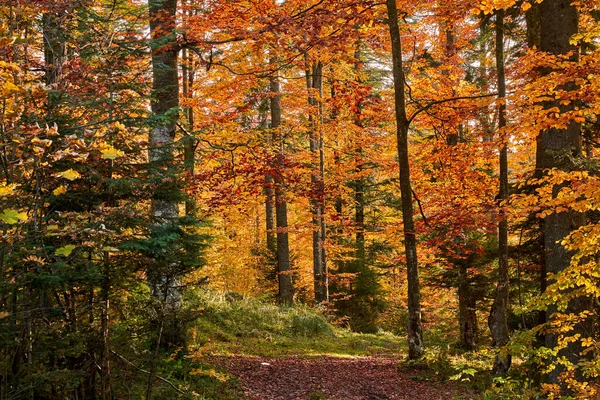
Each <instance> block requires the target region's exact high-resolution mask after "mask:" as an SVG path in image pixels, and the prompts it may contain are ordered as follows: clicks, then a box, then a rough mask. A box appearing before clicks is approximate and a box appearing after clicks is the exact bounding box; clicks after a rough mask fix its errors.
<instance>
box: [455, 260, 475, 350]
mask: <svg viewBox="0 0 600 400" xmlns="http://www.w3.org/2000/svg"><path fill="white" fill-rule="evenodd" d="M455 265H456V266H457V267H458V323H459V327H460V343H461V346H462V347H463V348H464V349H465V350H475V349H476V348H477V332H478V329H477V307H476V306H477V305H476V303H475V297H474V296H473V290H472V288H471V282H470V280H469V276H468V272H469V268H468V264H467V262H466V261H465V260H460V261H458V262H455Z"/></svg>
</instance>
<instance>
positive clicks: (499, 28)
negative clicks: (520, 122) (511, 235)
mask: <svg viewBox="0 0 600 400" xmlns="http://www.w3.org/2000/svg"><path fill="white" fill-rule="evenodd" d="M495 53H496V71H497V80H498V82H497V86H498V99H499V101H500V102H501V103H500V106H499V107H498V129H499V132H500V193H499V195H498V200H497V201H498V204H499V205H500V207H504V204H503V203H502V202H505V201H506V200H507V199H508V143H507V137H506V131H505V128H506V103H505V102H506V77H505V71H504V10H497V11H496V52H495ZM508 268H509V265H508V220H507V216H506V212H505V211H504V210H502V209H500V221H499V223H498V284H497V286H496V292H495V296H494V303H493V304H492V309H491V311H490V316H489V319H488V324H489V327H490V331H491V333H492V338H493V340H494V346H496V347H502V346H506V345H507V344H508V340H509V333H508V324H507V315H508V293H509V280H508ZM510 363H511V356H510V354H503V353H499V354H498V355H496V360H495V361H494V373H496V374H498V375H501V374H505V373H506V372H508V369H509V368H510Z"/></svg>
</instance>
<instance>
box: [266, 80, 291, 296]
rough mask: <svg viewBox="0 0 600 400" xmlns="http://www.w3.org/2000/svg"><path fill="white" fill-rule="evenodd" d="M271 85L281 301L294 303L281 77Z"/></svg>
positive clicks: (278, 270)
mask: <svg viewBox="0 0 600 400" xmlns="http://www.w3.org/2000/svg"><path fill="white" fill-rule="evenodd" d="M270 87H271V128H272V130H273V133H274V136H275V137H277V142H278V147H279V149H278V152H277V159H276V167H277V172H276V173H275V176H274V177H273V180H274V184H275V220H276V224H277V272H278V281H279V302H280V303H281V304H285V305H292V304H293V302H294V285H293V281H292V267H291V264H290V245H289V237H288V221H287V199H286V197H285V190H284V186H285V181H284V179H283V175H282V173H283V169H284V168H285V166H284V157H285V155H284V146H285V145H284V138H283V134H282V133H281V132H279V127H280V126H281V94H280V88H279V79H278V78H277V77H276V76H273V77H271V79H270Z"/></svg>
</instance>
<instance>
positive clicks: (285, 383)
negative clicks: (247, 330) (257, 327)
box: [211, 356, 476, 400]
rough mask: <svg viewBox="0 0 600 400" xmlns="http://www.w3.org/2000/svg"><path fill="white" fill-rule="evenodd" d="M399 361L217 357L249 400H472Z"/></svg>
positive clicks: (470, 395) (459, 389)
mask: <svg viewBox="0 0 600 400" xmlns="http://www.w3.org/2000/svg"><path fill="white" fill-rule="evenodd" d="M400 361H401V360H400V359H398V358H392V357H385V356H375V357H348V358H341V357H328V356H321V357H311V358H305V357H287V358H263V357H240V356H231V357H216V358H212V360H211V362H213V363H215V364H218V365H220V366H221V367H223V368H225V369H226V370H227V371H228V372H229V373H230V374H232V375H234V376H235V377H236V378H237V379H238V381H239V384H240V386H241V389H242V390H243V392H244V398H246V399H250V400H295V399H303V400H304V399H307V400H317V399H327V400H359V399H360V400H369V399H390V400H391V399H411V400H420V399H423V400H437V399H440V400H450V399H475V398H476V394H475V393H474V392H472V391H469V390H467V389H465V388H464V387H463V386H459V385H457V384H456V383H448V382H440V381H436V380H433V379H431V377H430V376H428V375H427V373H425V372H423V371H409V370H402V369H400V368H399V365H400Z"/></svg>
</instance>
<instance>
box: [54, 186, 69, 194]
mask: <svg viewBox="0 0 600 400" xmlns="http://www.w3.org/2000/svg"><path fill="white" fill-rule="evenodd" d="M65 193H67V188H66V187H65V185H60V186H59V187H57V188H56V189H54V190H53V191H52V194H53V195H55V196H60V195H61V194H65Z"/></svg>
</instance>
